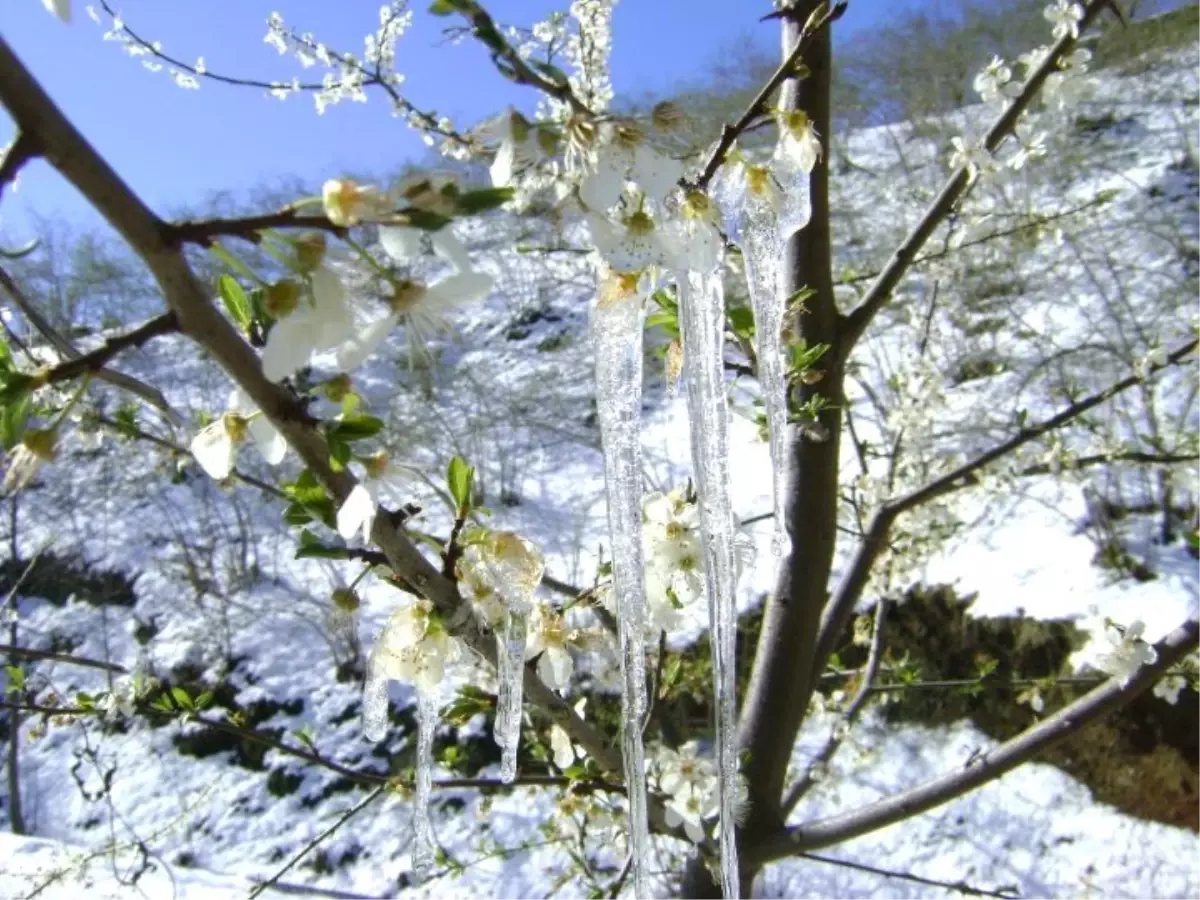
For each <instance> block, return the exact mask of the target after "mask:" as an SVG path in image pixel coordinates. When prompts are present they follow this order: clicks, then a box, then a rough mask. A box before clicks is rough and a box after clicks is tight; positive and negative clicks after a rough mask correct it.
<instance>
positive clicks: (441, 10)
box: [429, 0, 459, 16]
mask: <svg viewBox="0 0 1200 900" xmlns="http://www.w3.org/2000/svg"><path fill="white" fill-rule="evenodd" d="M458 11H459V4H458V3H456V2H455V0H433V2H432V3H431V4H429V14H430V15H431V16H452V15H454V14H455V13H456V12H458Z"/></svg>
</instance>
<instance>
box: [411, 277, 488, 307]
mask: <svg viewBox="0 0 1200 900" xmlns="http://www.w3.org/2000/svg"><path fill="white" fill-rule="evenodd" d="M491 292H492V276H491V275H488V274H486V273H484V272H459V273H457V274H455V275H449V276H447V277H445V278H443V279H442V280H441V281H439V282H438V283H437V284H433V285H430V286H429V288H428V289H427V290H426V291H425V297H424V299H423V300H422V301H421V302H422V305H425V304H428V305H429V306H431V307H442V308H444V309H445V308H453V307H456V306H463V305H465V304H468V303H477V302H478V301H480V300H482V299H484V298H485V297H487V295H488V294H490V293H491Z"/></svg>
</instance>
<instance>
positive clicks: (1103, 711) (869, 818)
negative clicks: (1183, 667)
mask: <svg viewBox="0 0 1200 900" xmlns="http://www.w3.org/2000/svg"><path fill="white" fill-rule="evenodd" d="M1198 637H1200V625H1198V624H1197V623H1196V622H1195V621H1190V622H1187V623H1185V624H1183V625H1181V626H1180V627H1179V628H1177V629H1175V631H1173V632H1171V634H1169V635H1167V637H1166V638H1164V639H1163V640H1162V641H1160V642H1159V643H1158V644H1157V645H1155V646H1156V649H1157V651H1158V660H1157V661H1156V662H1155V663H1153V664H1152V665H1148V666H1143V667H1142V668H1141V669H1139V670H1138V672H1137V674H1136V675H1135V676H1134V677H1133V678H1132V679H1131V680H1130V681H1129V683H1128V684H1126V685H1122V683H1121V681H1120V680H1119V679H1117V678H1112V679H1110V680H1108V681H1107V682H1105V683H1104V684H1103V685H1102V686H1101V687H1098V688H1096V690H1094V691H1091V692H1090V693H1088V694H1086V695H1084V696H1083V697H1081V698H1080V699H1078V700H1076V701H1075V702H1074V703H1072V704H1070V705H1069V706H1066V707H1064V708H1063V709H1061V710H1059V711H1058V712H1057V713H1055V714H1054V715H1052V716H1050V718H1048V719H1045V720H1043V721H1042V722H1039V723H1038V724H1037V725H1035V726H1033V727H1032V728H1030V729H1028V730H1027V731H1025V732H1022V733H1021V734H1019V735H1018V736H1017V737H1015V738H1013V739H1012V740H1009V741H1006V742H1005V743H1003V744H1001V745H1000V746H999V747H997V748H996V749H994V750H992V751H990V752H988V753H985V754H984V755H983V756H981V757H980V758H979V759H978V760H977V761H975V762H973V763H971V764H970V765H969V766H968V767H967V768H965V769H963V770H961V771H957V772H950V773H948V774H946V775H943V776H941V777H940V778H935V779H933V780H931V781H928V782H926V783H925V784H922V785H918V786H917V787H915V788H911V789H909V790H907V791H903V792H902V793H899V794H895V795H893V796H891V797H885V798H884V799H882V800H879V801H876V802H875V803H872V804H870V805H868V806H865V807H863V808H861V809H857V810H854V811H853V812H849V813H842V814H840V815H836V816H831V817H829V818H827V819H821V820H819V821H816V822H812V823H808V824H804V825H797V826H793V827H792V828H789V829H787V830H786V831H784V832H782V833H780V834H778V835H776V836H774V837H771V838H767V839H765V840H763V841H761V842H757V843H756V845H755V846H753V847H749V848H747V853H748V854H749V855H750V856H751V857H752V858H753V859H754V860H755V861H757V862H758V863H760V864H761V863H764V862H769V861H770V860H772V859H779V858H781V857H784V856H793V855H795V854H798V853H803V852H805V851H808V850H818V849H820V848H822V847H830V846H832V845H834V844H840V843H842V842H843V841H848V840H850V839H851V838H856V837H859V836H861V835H864V834H870V833H871V832H872V831H877V830H878V829H880V828H884V827H886V826H888V825H891V824H893V823H895V822H901V821H903V820H905V819H908V818H911V817H913V816H917V815H920V814H921V813H923V812H926V811H927V810H930V809H933V808H935V807H937V806H941V805H942V804H943V803H946V802H948V801H950V800H953V799H955V798H956V797H961V796H962V795H963V794H966V793H968V792H969V791H972V790H974V789H975V788H978V787H981V786H983V785H985V784H987V783H988V782H989V781H994V780H995V779H997V778H999V777H1000V776H1001V775H1004V774H1005V773H1006V772H1009V771H1011V770H1013V769H1015V768H1016V767H1017V766H1019V765H1021V764H1022V763H1024V762H1027V761H1029V760H1030V759H1031V758H1032V757H1033V756H1035V755H1036V754H1038V753H1040V752H1042V751H1043V750H1047V749H1048V748H1050V747H1052V746H1054V745H1055V744H1057V743H1059V742H1061V741H1063V740H1066V739H1067V738H1069V737H1070V736H1071V735H1073V734H1076V733H1077V732H1078V731H1079V730H1080V729H1081V728H1083V727H1084V726H1085V725H1088V724H1090V723H1091V722H1094V721H1096V720H1097V719H1100V718H1103V717H1104V716H1106V715H1108V714H1110V713H1112V712H1115V711H1116V710H1117V709H1119V708H1121V707H1122V706H1124V705H1125V704H1127V703H1129V702H1130V701H1131V700H1133V699H1134V698H1135V697H1136V696H1138V694H1141V693H1142V692H1144V691H1146V690H1148V689H1149V688H1150V687H1151V685H1153V684H1154V683H1155V682H1156V681H1158V679H1159V678H1161V677H1162V675H1163V674H1164V673H1165V672H1166V671H1167V670H1168V669H1169V668H1170V667H1171V666H1173V665H1174V664H1175V663H1177V662H1178V661H1179V660H1181V659H1183V657H1184V656H1186V655H1187V654H1188V653H1190V652H1191V651H1192V650H1194V649H1195V647H1196V643H1197V638H1198Z"/></svg>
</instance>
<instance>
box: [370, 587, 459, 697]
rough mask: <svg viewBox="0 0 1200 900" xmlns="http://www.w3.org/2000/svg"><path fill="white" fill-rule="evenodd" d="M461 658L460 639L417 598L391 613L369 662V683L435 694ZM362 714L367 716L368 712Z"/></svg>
mask: <svg viewBox="0 0 1200 900" xmlns="http://www.w3.org/2000/svg"><path fill="white" fill-rule="evenodd" d="M459 655H460V648H459V645H458V641H457V639H456V638H454V637H452V636H451V635H450V633H449V632H448V631H446V629H445V626H444V625H442V623H441V621H440V620H439V619H438V618H437V616H435V615H434V613H433V604H432V603H431V602H430V601H429V600H425V599H423V598H417V597H414V598H412V600H411V601H410V602H408V603H405V604H404V605H403V606H401V607H400V608H398V609H397V610H396V611H395V612H394V613H392V616H391V618H390V619H388V622H387V625H385V626H384V629H383V633H382V634H381V635H380V636H379V640H378V641H376V643H375V647H374V648H373V649H372V650H371V656H370V658H369V660H368V661H367V682H368V684H370V683H372V682H377V681H379V680H380V679H382V680H384V681H385V682H386V680H389V679H390V680H393V681H402V682H404V683H406V684H411V685H415V686H416V687H417V689H418V690H421V691H427V692H432V691H435V690H436V689H437V688H438V686H439V685H440V684H441V681H442V679H443V677H444V676H445V674H446V666H447V665H449V664H450V663H452V662H455V661H456V660H457V659H458V658H459ZM385 687H386V684H385ZM385 699H386V693H385ZM363 714H364V716H367V715H368V711H367V710H364V713H363Z"/></svg>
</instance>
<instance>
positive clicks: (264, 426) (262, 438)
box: [247, 413, 288, 466]
mask: <svg viewBox="0 0 1200 900" xmlns="http://www.w3.org/2000/svg"><path fill="white" fill-rule="evenodd" d="M247 430H248V431H249V432H250V439H251V440H253V441H254V446H255V447H257V448H258V452H259V453H261V454H262V458H263V459H265V460H266V461H267V464H268V465H271V466H277V465H279V464H280V463H281V462H283V458H284V457H285V456H287V450H288V445H287V441H285V440H284V439H283V435H282V434H280V433H279V431H278V430H277V429H276V428H275V426H274V425H272V424H271V421H270V420H269V419H268V418H267V417H266V416H264V415H263V414H262V413H259V414H257V415H256V416H254V417H253V418H252V419H250V424H249V426H248V429H247Z"/></svg>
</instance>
